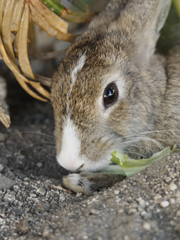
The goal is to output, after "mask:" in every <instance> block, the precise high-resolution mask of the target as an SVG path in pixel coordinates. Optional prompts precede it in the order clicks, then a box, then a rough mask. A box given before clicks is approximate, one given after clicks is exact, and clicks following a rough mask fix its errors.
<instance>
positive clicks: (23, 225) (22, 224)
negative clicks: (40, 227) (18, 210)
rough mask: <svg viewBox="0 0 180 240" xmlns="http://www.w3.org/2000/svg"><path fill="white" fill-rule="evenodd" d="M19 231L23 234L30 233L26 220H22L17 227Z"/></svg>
mask: <svg viewBox="0 0 180 240" xmlns="http://www.w3.org/2000/svg"><path fill="white" fill-rule="evenodd" d="M17 230H18V232H20V233H22V234H26V233H28V232H29V230H30V229H29V223H28V221H27V220H25V219H23V220H21V221H20V222H19V223H18V225H17Z"/></svg>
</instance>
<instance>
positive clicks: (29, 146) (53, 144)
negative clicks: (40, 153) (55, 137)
mask: <svg viewBox="0 0 180 240" xmlns="http://www.w3.org/2000/svg"><path fill="white" fill-rule="evenodd" d="M38 144H49V145H51V146H49V147H51V148H52V147H53V148H54V149H55V146H56V145H55V143H51V142H42V143H32V144H29V145H28V146H26V147H24V148H21V149H19V150H18V151H20V152H21V151H24V150H26V149H28V148H31V147H34V146H35V145H38Z"/></svg>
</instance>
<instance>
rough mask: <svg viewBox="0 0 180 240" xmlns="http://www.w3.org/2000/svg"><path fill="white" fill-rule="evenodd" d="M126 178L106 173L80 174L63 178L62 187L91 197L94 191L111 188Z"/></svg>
mask: <svg viewBox="0 0 180 240" xmlns="http://www.w3.org/2000/svg"><path fill="white" fill-rule="evenodd" d="M125 178H126V177H125V176H123V175H114V174H107V173H91V172H82V173H80V174H76V173H73V174H69V175H68V176H66V177H63V185H64V186H65V187H66V188H68V189H70V190H72V191H74V192H80V193H83V194H85V195H91V194H92V193H93V192H94V191H98V190H101V189H102V188H107V187H111V186H112V185H114V184H115V183H117V182H120V181H122V180H123V179H125Z"/></svg>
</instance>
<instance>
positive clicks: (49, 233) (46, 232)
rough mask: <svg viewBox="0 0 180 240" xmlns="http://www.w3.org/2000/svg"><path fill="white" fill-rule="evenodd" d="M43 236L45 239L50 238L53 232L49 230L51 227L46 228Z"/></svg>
mask: <svg viewBox="0 0 180 240" xmlns="http://www.w3.org/2000/svg"><path fill="white" fill-rule="evenodd" d="M42 235H43V237H50V235H51V230H50V229H49V227H45V229H44V230H43V233H42Z"/></svg>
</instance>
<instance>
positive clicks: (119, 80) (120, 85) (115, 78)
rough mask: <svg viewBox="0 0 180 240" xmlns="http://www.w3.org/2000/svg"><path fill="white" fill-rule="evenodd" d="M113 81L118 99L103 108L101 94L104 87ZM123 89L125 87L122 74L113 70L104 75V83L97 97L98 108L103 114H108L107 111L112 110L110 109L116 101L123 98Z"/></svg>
mask: <svg viewBox="0 0 180 240" xmlns="http://www.w3.org/2000/svg"><path fill="white" fill-rule="evenodd" d="M112 82H114V83H115V84H116V85H117V88H118V92H119V94H118V100H117V102H116V103H115V104H114V105H113V106H111V107H109V108H107V109H105V107H104V104H103V94H104V90H105V88H106V87H107V85H108V84H110V83H112ZM124 89H125V80H124V79H123V77H122V76H120V74H119V72H115V73H113V74H111V75H109V76H106V79H104V84H103V86H102V89H101V92H100V96H99V98H98V101H97V103H98V106H99V109H100V112H101V113H102V114H103V116H105V117H106V116H107V117H108V116H109V113H110V112H111V111H112V109H113V108H114V107H115V106H116V105H117V104H118V102H119V101H120V100H121V99H122V98H123V96H124Z"/></svg>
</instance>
